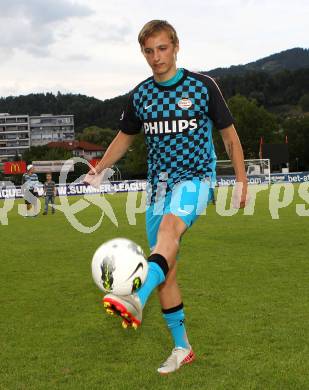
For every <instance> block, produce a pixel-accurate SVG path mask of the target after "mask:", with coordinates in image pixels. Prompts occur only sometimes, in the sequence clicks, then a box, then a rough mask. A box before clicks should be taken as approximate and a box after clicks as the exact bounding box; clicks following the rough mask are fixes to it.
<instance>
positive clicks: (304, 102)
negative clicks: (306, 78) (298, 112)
mask: <svg viewBox="0 0 309 390" xmlns="http://www.w3.org/2000/svg"><path fill="white" fill-rule="evenodd" d="M299 105H300V106H301V109H302V110H303V112H309V93H306V94H305V95H303V96H302V97H301V98H300V99H299Z"/></svg>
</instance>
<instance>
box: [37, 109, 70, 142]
mask: <svg viewBox="0 0 309 390" xmlns="http://www.w3.org/2000/svg"><path fill="white" fill-rule="evenodd" d="M74 138H75V135H74V115H52V114H42V115H40V116H31V117H30V143H31V146H39V145H46V144H48V143H49V142H59V141H73V140H74Z"/></svg>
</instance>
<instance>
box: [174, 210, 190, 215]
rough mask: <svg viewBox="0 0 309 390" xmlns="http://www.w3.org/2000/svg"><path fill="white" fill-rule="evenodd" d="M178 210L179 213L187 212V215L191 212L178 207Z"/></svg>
mask: <svg viewBox="0 0 309 390" xmlns="http://www.w3.org/2000/svg"><path fill="white" fill-rule="evenodd" d="M177 211H178V212H179V213H182V214H186V215H189V214H191V213H190V212H189V211H186V210H182V209H177Z"/></svg>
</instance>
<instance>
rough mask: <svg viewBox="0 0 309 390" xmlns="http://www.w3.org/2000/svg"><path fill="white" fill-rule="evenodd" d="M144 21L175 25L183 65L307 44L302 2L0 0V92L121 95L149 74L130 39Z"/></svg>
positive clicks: (219, 62)
mask: <svg viewBox="0 0 309 390" xmlns="http://www.w3.org/2000/svg"><path fill="white" fill-rule="evenodd" d="M150 19H166V20H168V21H169V22H170V23H172V24H173V25H174V26H175V28H176V30H177V31H178V35H179V38H180V44H181V50H180V54H179V57H178V66H184V67H186V68H189V69H191V70H209V69H213V68H215V67H219V66H230V65H237V64H245V63H248V62H250V61H254V60H256V59H259V58H262V57H265V56H267V55H270V54H273V53H275V52H279V51H282V50H285V49H289V48H292V47H305V48H308V47H309V28H308V20H309V1H308V0H294V1H290V0H233V1H229V0H204V1H203V0H177V1H175V0H171V1H166V0H153V1H149V0H144V1H142V0H130V1H128V0H112V1H107V0H0V37H1V38H0V96H8V95H20V94H28V93H31V92H48V91H51V92H55V93H56V92H57V91H61V92H63V93H66V92H72V93H82V94H86V95H89V96H95V97H97V98H100V99H106V98H111V97H114V96H117V95H120V94H124V93H126V92H127V91H128V90H130V89H132V87H133V86H134V85H136V84H137V83H138V82H140V81H141V80H143V79H144V78H146V77H148V76H149V69H148V67H147V64H146V63H145V60H144V59H143V57H142V56H141V54H140V51H139V47H138V44H137V39H136V37H137V34H138V32H139V30H140V28H141V27H142V25H143V24H144V23H145V22H147V21H148V20H150Z"/></svg>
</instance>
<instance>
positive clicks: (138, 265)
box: [127, 262, 144, 280]
mask: <svg viewBox="0 0 309 390" xmlns="http://www.w3.org/2000/svg"><path fill="white" fill-rule="evenodd" d="M140 268H141V269H143V268H144V265H143V263H142V262H140V263H138V264H137V267H136V268H135V270H134V271H133V272H132V274H131V275H130V276H129V277H128V279H127V280H129V279H130V278H132V276H133V275H134V274H135V273H136V272H137V271H138V270H139V269H140Z"/></svg>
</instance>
